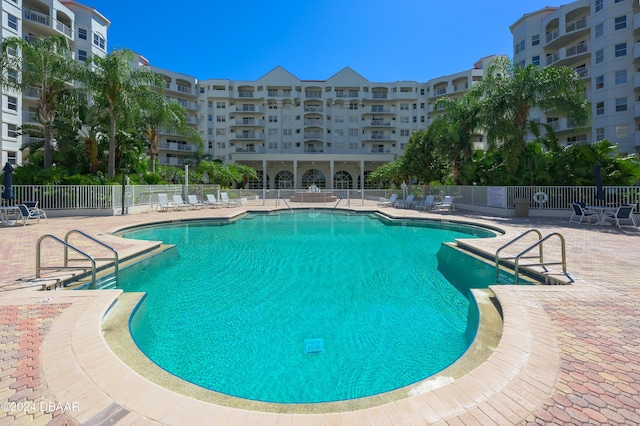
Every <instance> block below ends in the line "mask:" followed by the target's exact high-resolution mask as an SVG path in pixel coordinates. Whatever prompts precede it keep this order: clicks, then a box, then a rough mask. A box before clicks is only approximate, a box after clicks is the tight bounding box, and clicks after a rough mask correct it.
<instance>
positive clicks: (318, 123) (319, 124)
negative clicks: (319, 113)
mask: <svg viewBox="0 0 640 426" xmlns="http://www.w3.org/2000/svg"><path fill="white" fill-rule="evenodd" d="M323 124H324V123H323V120H322V119H305V120H304V125H305V126H317V127H322V125H323Z"/></svg>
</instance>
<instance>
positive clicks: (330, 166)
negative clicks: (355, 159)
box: [329, 160, 334, 189]
mask: <svg viewBox="0 0 640 426" xmlns="http://www.w3.org/2000/svg"><path fill="white" fill-rule="evenodd" d="M333 166H334V163H333V160H330V161H329V174H330V176H329V189H333V173H334V171H333Z"/></svg>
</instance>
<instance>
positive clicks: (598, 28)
mask: <svg viewBox="0 0 640 426" xmlns="http://www.w3.org/2000/svg"><path fill="white" fill-rule="evenodd" d="M595 35H596V38H600V37H602V36H603V35H604V24H603V23H600V24H598V25H596V31H595Z"/></svg>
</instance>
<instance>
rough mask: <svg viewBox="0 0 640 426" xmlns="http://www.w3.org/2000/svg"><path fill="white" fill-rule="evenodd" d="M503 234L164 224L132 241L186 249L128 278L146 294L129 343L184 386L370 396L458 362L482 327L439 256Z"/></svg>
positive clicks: (284, 222) (357, 221)
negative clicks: (449, 244)
mask: <svg viewBox="0 0 640 426" xmlns="http://www.w3.org/2000/svg"><path fill="white" fill-rule="evenodd" d="M493 235H494V234H493V233H492V232H490V231H487V230H484V229H481V228H476V227H466V226H460V225H454V224H434V223H428V222H418V221H390V220H387V219H384V218H383V217H381V216H379V215H362V214H359V215H355V214H346V213H337V212H336V213H334V214H329V213H321V212H318V211H304V212H296V213H295V214H290V213H277V214H250V215H247V216H244V217H243V218H241V219H239V220H235V221H232V222H226V221H225V222H212V221H208V222H200V223H179V224H173V225H166V226H155V227H152V228H148V229H141V230H136V231H132V232H127V233H126V234H125V236H126V237H129V238H139V239H152V240H161V241H164V242H166V243H171V244H176V247H177V250H171V251H169V252H167V253H166V254H165V255H162V256H160V257H156V258H154V259H152V260H150V261H148V262H145V263H144V264H141V265H138V266H136V267H134V268H131V269H130V270H125V271H123V272H122V274H121V278H120V280H119V287H121V288H123V289H124V290H125V291H145V292H147V293H148V295H147V297H146V298H145V301H144V303H143V304H142V305H141V306H140V307H139V308H138V309H137V311H136V313H135V315H133V317H132V319H131V323H130V329H131V333H132V335H133V337H134V340H135V341H136V343H137V344H138V346H139V347H140V349H141V350H142V351H143V352H144V353H145V354H146V355H147V356H148V357H149V358H150V359H152V360H153V361H154V362H155V363H156V364H157V365H159V366H160V367H162V368H164V369H165V370H167V371H169V372H171V373H172V374H175V375H176V376H178V377H181V378H183V379H185V380H188V381H190V382H192V383H195V384H198V385H200V386H203V387H206V388H209V389H212V390H215V391H218V392H222V393H224V394H228V395H233V396H238V397H241V398H247V399H253V400H259V401H269V402H283V403H309V402H326V401H338V400H345V399H352V398H360V397H364V396H370V395H374V394H378V393H381V392H386V391H389V390H392V389H396V388H399V387H402V386H406V385H409V384H412V383H415V382H417V381H419V380H421V379H424V378H425V377H428V376H430V375H432V374H434V373H436V372H438V371H440V370H442V369H443V368H445V367H446V366H448V365H450V364H451V363H452V362H454V361H455V360H456V359H457V358H458V357H460V355H462V353H463V352H464V351H465V350H466V348H467V347H468V345H469V344H470V336H471V337H472V336H473V334H474V333H473V330H474V327H477V322H475V323H472V324H469V320H468V315H467V314H468V311H469V307H470V305H469V304H470V302H469V299H468V297H467V292H466V291H464V288H463V287H461V286H453V285H451V284H450V283H449V282H447V280H446V279H445V278H444V276H443V272H442V271H441V270H439V268H440V269H442V266H440V267H439V265H438V259H437V254H438V252H439V251H440V250H441V247H442V244H441V243H442V242H443V241H453V240H454V239H456V238H461V237H464V238H472V237H490V236H493ZM187 272H189V273H187ZM466 281H467V282H466V284H465V285H467V286H469V285H470V283H469V280H468V279H467V280H466ZM467 288H468V287H467ZM476 321H477V318H476ZM469 328H471V331H472V333H469Z"/></svg>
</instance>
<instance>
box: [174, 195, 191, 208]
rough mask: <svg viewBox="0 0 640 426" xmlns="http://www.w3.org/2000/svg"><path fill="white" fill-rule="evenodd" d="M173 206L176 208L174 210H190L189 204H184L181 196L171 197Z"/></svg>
mask: <svg viewBox="0 0 640 426" xmlns="http://www.w3.org/2000/svg"><path fill="white" fill-rule="evenodd" d="M173 204H174V205H175V206H176V210H180V209H182V208H183V207H186V208H187V209H191V205H190V204H189V203H185V202H184V200H183V199H182V195H174V196H173Z"/></svg>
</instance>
